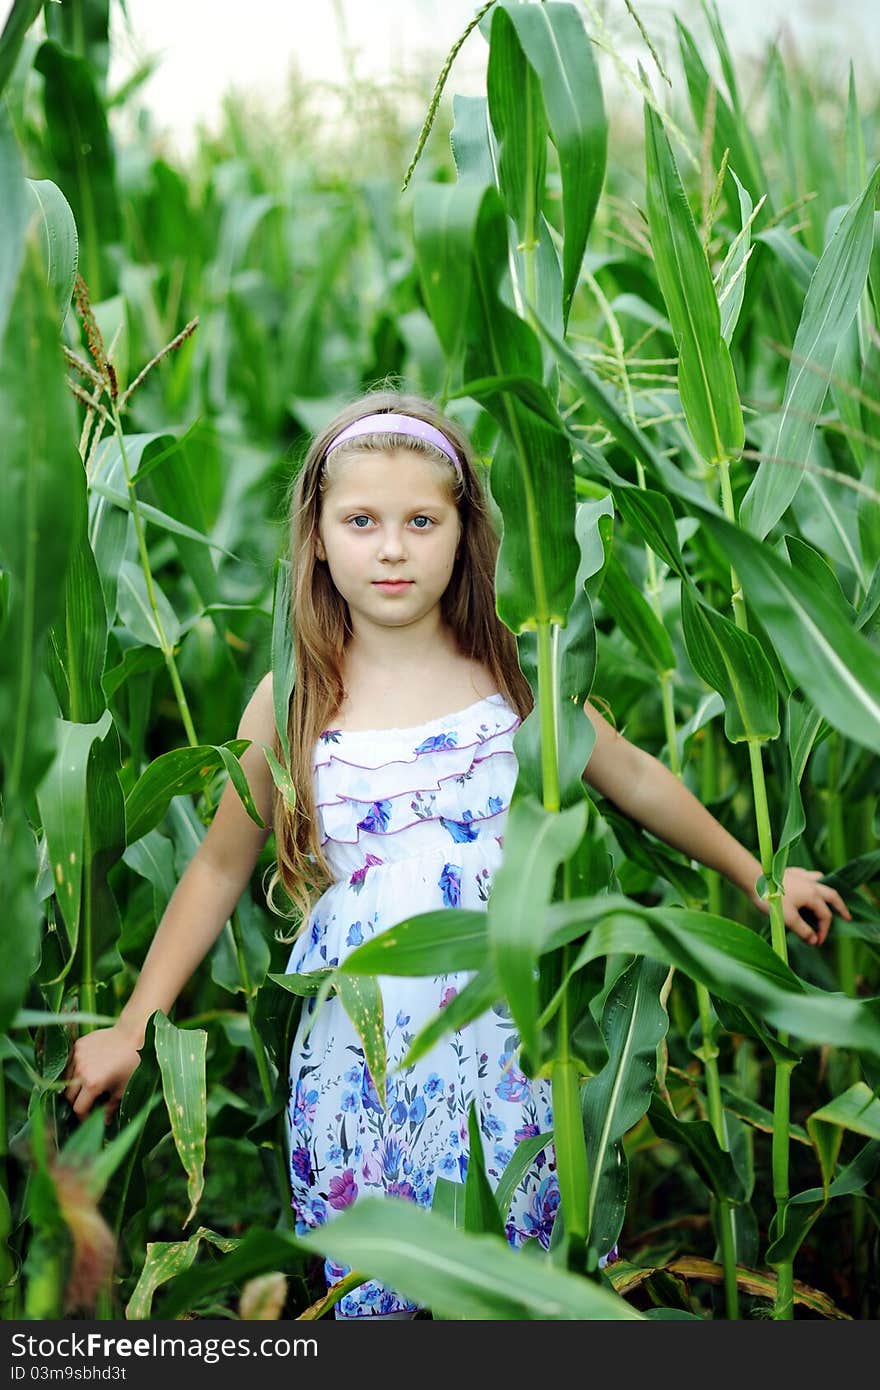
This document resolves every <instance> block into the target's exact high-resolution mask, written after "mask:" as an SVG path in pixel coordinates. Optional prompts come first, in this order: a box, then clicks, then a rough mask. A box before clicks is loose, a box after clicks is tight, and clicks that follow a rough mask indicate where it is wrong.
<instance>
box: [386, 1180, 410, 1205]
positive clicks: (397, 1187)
mask: <svg viewBox="0 0 880 1390" xmlns="http://www.w3.org/2000/svg"><path fill="white" fill-rule="evenodd" d="M385 1191H386V1192H387V1193H388V1196H389V1197H406V1198H407V1200H408V1201H410V1202H414V1201H415V1200H416V1190H415V1188H414V1187H413V1185H412V1183H410V1182H390V1183H389V1184H388V1186H387V1187H386V1189H385Z"/></svg>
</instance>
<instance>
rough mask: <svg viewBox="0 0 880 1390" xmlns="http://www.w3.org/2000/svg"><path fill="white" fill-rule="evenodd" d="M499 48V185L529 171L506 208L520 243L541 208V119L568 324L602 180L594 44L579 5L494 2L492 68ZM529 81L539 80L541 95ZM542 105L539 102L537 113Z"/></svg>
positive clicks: (603, 146) (494, 89)
mask: <svg viewBox="0 0 880 1390" xmlns="http://www.w3.org/2000/svg"><path fill="white" fill-rule="evenodd" d="M514 34H515V41H514ZM514 42H515V43H516V45H517V46H518V47H519V50H520V53H521V55H522V58H523V59H524V60H525V64H524V65H525V68H526V69H527V70H528V75H526V74H524V73H521V72H520V70H519V64H518V62H516V63H515V58H514ZM496 46H501V47H502V50H503V54H504V61H503V63H499V64H498V67H499V69H500V73H501V77H502V79H506V80H503V81H501V82H498V83H495V84H493V83H491V81H490V85H489V109H490V113H491V116H492V123H493V125H494V126H495V129H496V133H498V134H499V140H500V141H501V142H502V160H501V164H500V176H501V186H502V188H503V189H504V188H505V187H506V186H507V184H508V182H509V180H510V179H511V178H512V177H513V176H514V173H515V169H520V168H522V167H523V166H525V168H527V169H528V171H529V172H528V174H527V175H526V177H525V179H524V181H523V183H524V186H523V187H522V188H521V190H520V191H519V192H518V195H517V196H514V197H513V199H512V203H513V206H512V207H511V208H510V210H511V212H512V214H513V215H514V216H515V217H516V218H517V222H518V227H519V234H520V238H521V239H522V238H523V237H524V236H527V235H528V234H529V232H531V233H532V235H534V231H535V219H534V218H533V217H532V216H530V215H529V212H528V208H529V205H530V203H531V200H532V199H534V204H533V205H532V206H533V207H539V206H540V195H541V191H542V189H543V182H544V178H543V167H542V164H543V148H538V146H543V143H544V140H543V135H544V123H543V119H546V122H547V126H548V127H549V131H550V135H551V138H552V140H553V143H554V145H555V146H556V150H557V153H558V155H559V170H560V176H561V181H562V217H563V291H562V312H563V321H567V319H568V314H569V310H570V308H571V302H572V298H573V296H574V291H575V288H576V286H577V281H578V275H579V273H580V268H581V262H582V260H583V256H584V248H585V246H586V242H587V237H588V236H589V233H590V228H591V226H592V222H593V217H594V215H595V212H596V206H597V204H598V201H599V194H600V192H601V190H602V183H603V180H604V177H605V161H606V151H607V143H608V123H607V120H606V116H605V108H604V104H603V101H602V88H601V85H600V81H599V74H598V70H597V67H596V63H595V60H594V58H593V49H592V44H591V42H590V39H589V37H588V35H587V33H586V31H585V29H584V23H583V18H582V16H581V14H580V13H579V11H578V9H577V8H576V6H574V5H568V4H557V3H552V0H551V3H548V4H543V5H497V6H496V7H495V9H494V11H493V13H492V28H491V38H490V71H491V67H492V63H493V56H494V54H495V51H496ZM534 77H537V79H538V83H537V87H538V91H536V90H535V84H534ZM510 79H513V80H510ZM539 102H540V103H541V104H542V105H543V110H542V111H540V112H539V111H538V110H537V106H538V103H539ZM502 113H503V114H502ZM542 118H543V119H542ZM499 125H500V130H499ZM514 130H516V131H518V132H519V142H520V151H519V158H518V159H517V160H515V161H514V160H511V161H510V162H509V164H508V163H507V162H506V161H505V160H504V158H503V154H504V149H503V140H504V137H506V138H508V139H509V138H510V134H511V132H512V131H514ZM510 166H515V168H514V169H512V168H511V167H510ZM524 208H525V209H526V211H525V212H524V211H523V209H524ZM514 209H515V210H514Z"/></svg>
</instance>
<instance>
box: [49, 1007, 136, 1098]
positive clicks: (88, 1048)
mask: <svg viewBox="0 0 880 1390" xmlns="http://www.w3.org/2000/svg"><path fill="white" fill-rule="evenodd" d="M139 1046H140V1047H142V1046H143V1040H142V1039H141V1038H139V1037H137V1036H136V1035H135V1033H133V1032H132V1031H131V1030H130V1029H128V1028H126V1027H125V1026H124V1025H123V1024H120V1023H115V1024H114V1025H113V1027H112V1028H99V1029H97V1030H96V1031H95V1032H94V1033H85V1034H83V1036H82V1037H81V1038H77V1040H76V1042H75V1043H74V1044H73V1051H72V1052H71V1054H70V1058H69V1060H68V1063H67V1070H66V1071H65V1073H64V1075H65V1079H66V1080H67V1082H68V1086H67V1089H66V1090H65V1092H64V1094H65V1096H66V1098H67V1100H69V1102H70V1104H71V1105H72V1106H73V1113H74V1114H75V1115H76V1116H77V1117H78V1118H79V1119H80V1120H84V1119H85V1117H86V1115H88V1113H89V1111H90V1110H91V1108H92V1106H93V1105H94V1104H95V1101H96V1100H104V1101H106V1104H105V1106H104V1117H105V1119H106V1120H109V1119H111V1117H112V1115H113V1113H114V1111H115V1110H116V1108H117V1106H118V1105H119V1102H120V1101H121V1099H122V1093H123V1091H124V1090H125V1088H126V1086H127V1085H128V1080H129V1077H130V1076H131V1075H132V1073H133V1072H134V1071H135V1069H136V1067H137V1065H138V1063H139V1062H140V1060H141V1058H140V1053H139V1052H138V1047H139Z"/></svg>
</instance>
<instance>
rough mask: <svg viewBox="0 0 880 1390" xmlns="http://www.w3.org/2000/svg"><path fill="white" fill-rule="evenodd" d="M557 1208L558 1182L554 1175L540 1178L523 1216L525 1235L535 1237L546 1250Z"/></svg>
mask: <svg viewBox="0 0 880 1390" xmlns="http://www.w3.org/2000/svg"><path fill="white" fill-rule="evenodd" d="M558 1207H559V1180H558V1178H557V1177H556V1174H555V1173H548V1174H547V1176H546V1178H542V1179H541V1182H540V1185H539V1186H538V1189H537V1191H536V1192H535V1195H534V1197H533V1198H532V1203H531V1206H530V1207H529V1209H528V1211H527V1212H526V1214H525V1225H526V1234H527V1235H529V1236H536V1237H537V1239H538V1240H539V1241H540V1243H541V1244H542V1245H543V1246H544V1247H545V1248H546V1247H547V1246H548V1245H549V1243H550V1232H551V1231H552V1230H553V1222H554V1221H555V1220H556V1211H557V1208H558Z"/></svg>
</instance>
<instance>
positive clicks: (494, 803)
mask: <svg viewBox="0 0 880 1390" xmlns="http://www.w3.org/2000/svg"><path fill="white" fill-rule="evenodd" d="M503 806H504V802H503V800H502V799H501V797H500V796H490V797H489V815H490V816H497V814H498V812H499V811H500V810H501V809H502V807H503Z"/></svg>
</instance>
